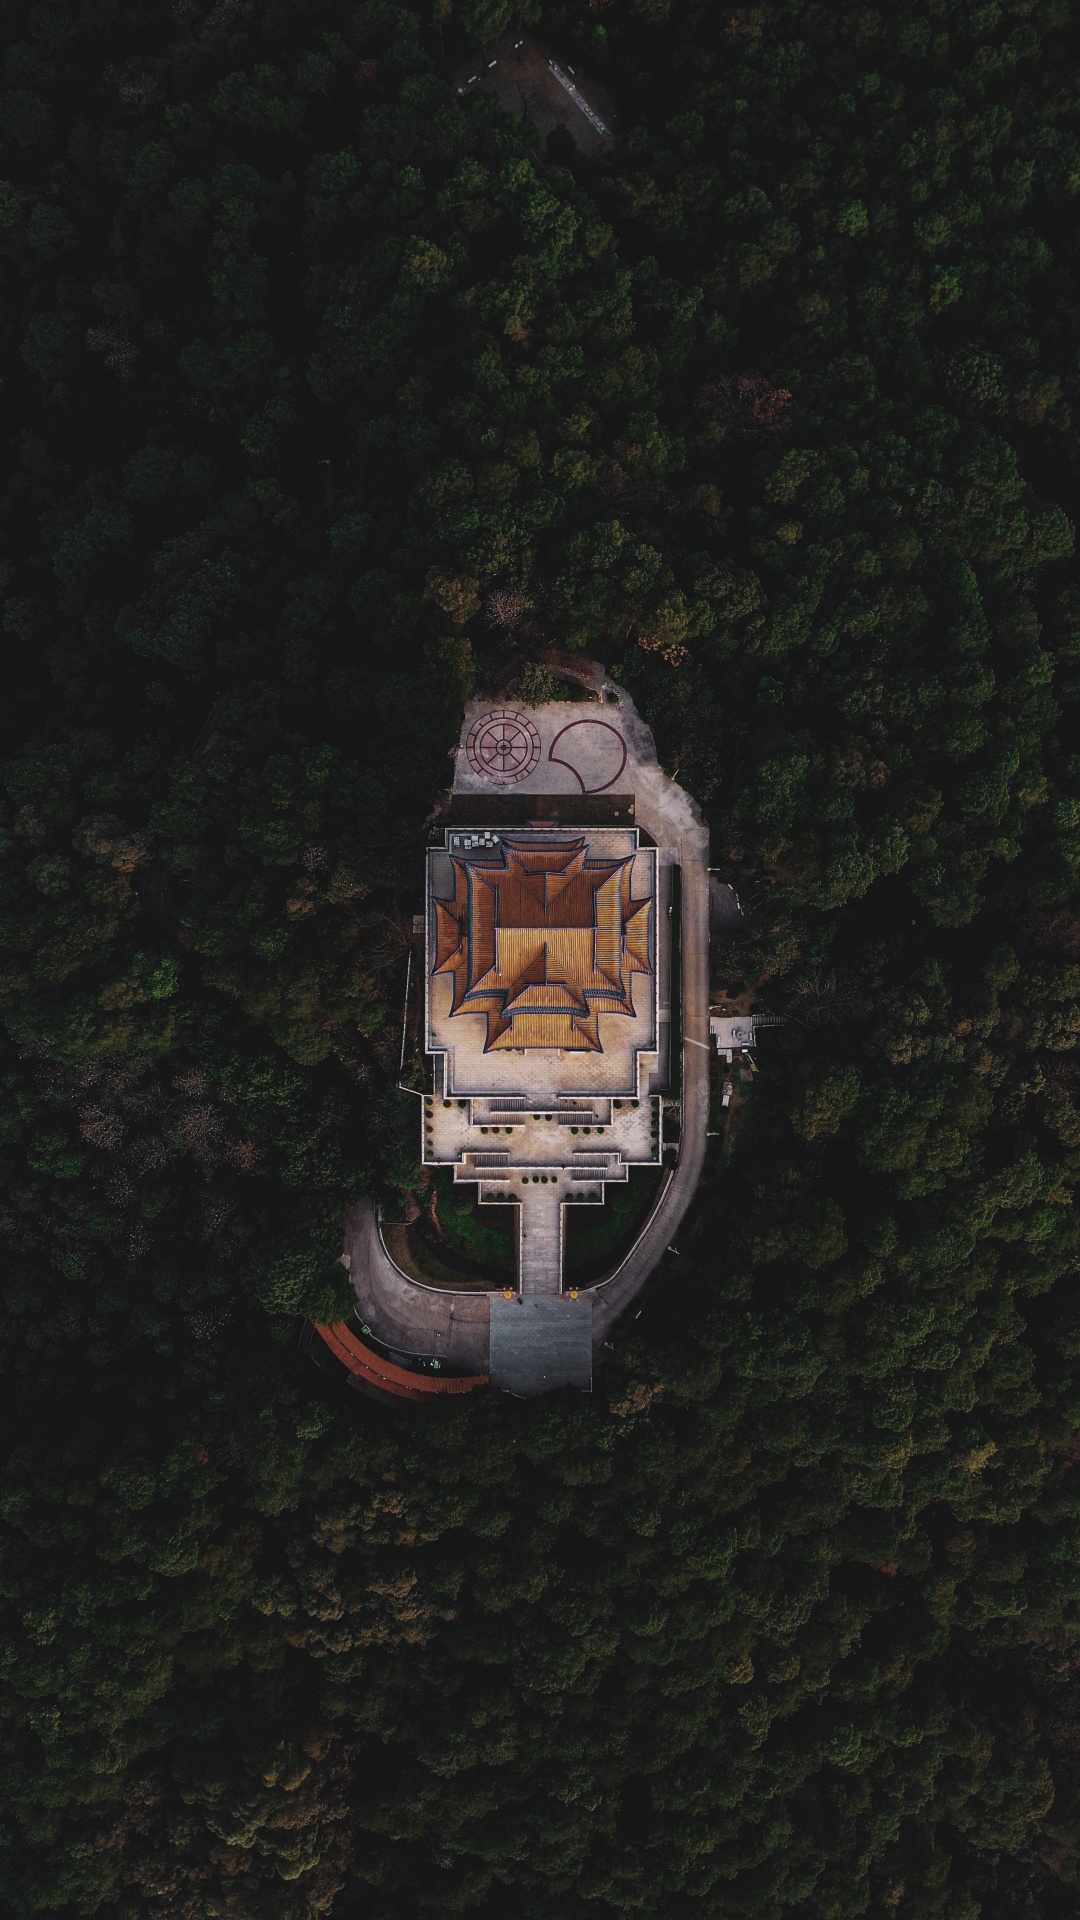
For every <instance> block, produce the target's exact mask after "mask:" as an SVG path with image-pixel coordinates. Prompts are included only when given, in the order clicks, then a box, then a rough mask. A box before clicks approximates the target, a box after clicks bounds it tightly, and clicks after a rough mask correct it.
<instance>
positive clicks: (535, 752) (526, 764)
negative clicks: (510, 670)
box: [465, 707, 540, 786]
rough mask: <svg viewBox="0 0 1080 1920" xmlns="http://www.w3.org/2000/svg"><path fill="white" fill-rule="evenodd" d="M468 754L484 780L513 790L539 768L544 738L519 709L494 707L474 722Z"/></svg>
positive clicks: (472, 765)
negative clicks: (514, 785)
mask: <svg viewBox="0 0 1080 1920" xmlns="http://www.w3.org/2000/svg"><path fill="white" fill-rule="evenodd" d="M465 751H466V753H467V754H468V756H469V765H470V766H471V768H472V770H473V772H474V773H477V774H479V776H480V778H481V780H491V781H494V782H495V783H496V784H497V785H499V786H510V785H512V783H513V782H514V781H515V780H527V779H528V777H529V775H530V773H532V771H533V769H534V767H536V765H537V764H538V762H539V759H540V735H539V734H538V733H537V731H536V728H535V727H534V726H533V724H532V721H531V720H528V719H526V717H525V715H524V714H523V713H518V712H517V710H516V709H515V708H513V707H493V708H492V709H491V711H490V712H489V713H483V714H481V716H480V718H479V720H476V721H474V722H473V725H472V727H471V728H470V729H469V737H468V739H467V740H466V742H465Z"/></svg>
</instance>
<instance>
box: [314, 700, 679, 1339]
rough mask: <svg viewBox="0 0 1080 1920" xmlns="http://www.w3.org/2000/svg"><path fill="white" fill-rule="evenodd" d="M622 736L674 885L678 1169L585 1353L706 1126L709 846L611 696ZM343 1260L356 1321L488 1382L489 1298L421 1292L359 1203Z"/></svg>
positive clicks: (602, 1332)
mask: <svg viewBox="0 0 1080 1920" xmlns="http://www.w3.org/2000/svg"><path fill="white" fill-rule="evenodd" d="M619 718H620V722H621V730H622V732H623V736H624V738H625V740H626V743H627V747H628V750H629V762H628V771H629V772H631V773H632V774H633V776H634V782H633V783H634V792H635V798H636V817H637V823H638V825H639V826H640V827H643V828H644V830H645V831H646V833H648V834H650V835H651V837H652V838H653V839H654V840H655V841H656V844H657V846H658V847H659V848H660V851H661V864H662V866H663V867H665V868H666V870H667V885H668V886H669V887H670V884H671V868H672V866H674V865H677V866H678V867H679V868H680V870H681V875H682V915H681V922H682V926H681V931H682V940H681V951H682V982H681V989H682V990H681V1009H682V1131H681V1135H680V1149H679V1159H678V1163H677V1165H676V1167H675V1169H674V1171H673V1172H672V1175H671V1178H670V1180H669V1181H668V1183H667V1186H666V1187H665V1188H664V1191H663V1193H662V1195H661V1197H660V1201H659V1204H658V1205H657V1207H656V1210H655V1212H654V1213H653V1214H651V1215H650V1217H649V1219H648V1221H647V1222H646V1224H645V1227H644V1228H643V1230H642V1233H641V1235H640V1237H639V1239H638V1240H637V1242H636V1243H635V1245H634V1246H633V1247H632V1248H631V1250H630V1252H629V1253H628V1254H627V1256H626V1258H625V1260H624V1261H623V1262H622V1265H621V1266H620V1267H618V1268H617V1269H616V1271H615V1272H614V1273H613V1274H612V1275H611V1277H610V1279H608V1280H605V1281H603V1282H601V1284H600V1285H599V1286H596V1287H590V1288H589V1289H588V1294H589V1297H590V1298H591V1300H592V1307H593V1343H594V1345H599V1344H600V1343H601V1342H602V1341H603V1340H604V1339H606V1337H607V1335H608V1333H609V1332H610V1330H611V1328H612V1327H613V1326H614V1324H615V1322H616V1320H617V1319H618V1318H619V1316H620V1315H621V1314H622V1313H624V1312H625V1311H626V1308H627V1307H628V1306H629V1305H630V1302H631V1301H632V1300H633V1299H634V1297H635V1295H636V1294H637V1293H639V1292H640V1290H641V1288H642V1287H643V1286H644V1284H645V1282H646V1280H647V1279H648V1277H649V1275H650V1274H651V1273H652V1271H653V1269H654V1268H655V1267H656V1266H657V1265H658V1263H659V1261H660V1260H661V1259H662V1257H663V1255H664V1253H665V1251H666V1250H667V1248H668V1247H669V1246H670V1245H671V1242H672V1240H673V1238H674V1236H675V1234H676V1233H677V1232H678V1230H679V1227H680V1226H681V1224H682V1221H683V1219H684V1217H685V1215H686V1211H687V1209H688V1207H689V1205H690V1202H691V1200H692V1199H693V1197H694V1193H695V1191H696V1188H697V1185H698V1181H699V1180H700V1179H701V1173H702V1168H703V1166H704V1163H705V1146H706V1133H707V1129H708V1125H709V1054H710V1051H711V1042H710V1039H709V873H708V861H709V836H708V829H707V828H706V827H705V825H704V823H703V821H702V819H701V815H700V813H699V811H698V808H697V806H696V805H695V803H694V802H693V801H692V800H691V799H690V796H689V795H688V794H686V793H684V792H683V790H682V788H681V787H679V786H677V785H676V784H675V782H674V781H673V780H670V779H669V778H668V776H667V774H665V773H664V772H663V770H662V769H661V768H660V767H659V766H658V765H657V762H656V752H655V747H654V745H653V739H652V735H651V733H650V732H649V729H648V728H647V727H646V726H645V725H644V722H643V721H642V720H641V719H640V718H639V716H638V714H637V711H636V709H635V708H634V705H633V702H632V701H631V700H630V697H629V695H628V694H625V693H623V692H622V690H621V689H620V690H619ZM345 1259H346V1264H347V1265H348V1267H349V1272H350V1276H351V1279H352V1282H353V1287H354V1289H355V1292H356V1298H357V1314H358V1317H359V1319H360V1321H361V1322H362V1323H364V1324H366V1325H367V1326H368V1327H369V1329H370V1331H371V1332H372V1333H373V1334H374V1335H375V1336H376V1338H377V1339H378V1340H380V1341H382V1342H383V1343H384V1344H385V1345H386V1346H388V1347H391V1348H393V1349H394V1350H395V1351H396V1352H399V1353H402V1354H413V1355H422V1356H424V1357H426V1358H438V1359H441V1360H443V1361H444V1362H445V1363H446V1364H447V1365H448V1366H450V1367H453V1368H454V1370H455V1371H457V1370H458V1369H460V1370H461V1371H462V1372H466V1373H477V1372H486V1370H487V1366H488V1297H487V1295H486V1294H484V1293H476V1292H468V1293H466V1292H462V1293H456V1292H453V1291H451V1290H450V1289H448V1288H443V1287H426V1286H424V1285H422V1284H421V1283H420V1282H419V1281H416V1280H410V1279H409V1278H408V1277H407V1276H406V1275H405V1274H403V1273H402V1272H401V1270H400V1269H399V1268H398V1267H396V1266H395V1265H394V1263H393V1261H392V1260H391V1259H390V1256H389V1254H388V1253H387V1251H386V1248H385V1247H384V1245H383V1242H382V1238H381V1235H380V1233H379V1229H378V1223H377V1221H376V1218H375V1214H374V1210H373V1208H372V1207H371V1205H370V1203H369V1202H367V1201H364V1202H361V1203H360V1204H359V1205H358V1206H355V1207H353V1208H351V1209H350V1211H349V1214H348V1216H347V1218H346V1222H345Z"/></svg>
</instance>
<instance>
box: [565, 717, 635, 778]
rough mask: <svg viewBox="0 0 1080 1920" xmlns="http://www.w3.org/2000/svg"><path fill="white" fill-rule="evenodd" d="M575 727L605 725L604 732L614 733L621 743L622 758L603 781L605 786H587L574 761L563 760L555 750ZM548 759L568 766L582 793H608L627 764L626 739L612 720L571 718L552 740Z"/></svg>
mask: <svg viewBox="0 0 1080 1920" xmlns="http://www.w3.org/2000/svg"><path fill="white" fill-rule="evenodd" d="M575 727H603V729H604V732H605V733H610V734H613V735H614V737H615V739H616V740H617V741H618V743H619V749H620V752H621V753H622V759H621V760H620V761H619V764H618V766H617V767H616V769H615V772H614V773H613V774H612V776H611V779H610V780H605V781H604V783H603V786H600V787H587V786H586V785H585V782H584V780H583V779H582V777H581V775H580V773H579V772H578V770H577V768H576V767H575V765H574V763H573V761H572V760H563V759H562V758H561V757H560V755H559V754H557V753H556V751H555V749H556V747H557V746H558V744H559V741H560V740H562V739H563V738H564V737H565V735H566V734H568V733H572V732H573V730H574V728H575ZM548 759H549V760H552V761H554V763H555V765H556V766H558V767H567V768H568V769H569V771H570V772H571V773H572V774H573V776H574V779H575V780H576V781H577V783H578V786H579V787H580V788H581V791H582V793H606V792H607V790H608V788H609V787H613V786H614V785H615V782H616V780H618V778H619V777H620V775H621V773H622V770H623V768H624V767H625V765H626V741H625V740H624V739H623V737H622V734H621V733H620V732H619V729H618V727H613V726H612V725H611V724H610V722H609V721H607V720H570V721H568V722H567V724H566V726H565V727H563V728H562V729H561V730H560V731H559V732H558V733H557V734H556V735H555V738H554V740H553V741H552V743H551V745H550V747H549V748H548Z"/></svg>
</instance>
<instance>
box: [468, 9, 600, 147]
mask: <svg viewBox="0 0 1080 1920" xmlns="http://www.w3.org/2000/svg"><path fill="white" fill-rule="evenodd" d="M450 81H451V85H452V86H453V88H454V90H455V92H457V93H458V94H460V95H461V96H464V95H465V94H468V93H474V92H477V91H482V92H484V93H494V94H496V95H497V96H498V99H499V103H500V105H501V106H502V107H503V108H504V109H505V111H506V112H507V113H511V114H513V115H514V117H515V119H524V120H527V121H528V122H529V124H530V126H532V127H534V128H535V130H536V141H535V144H536V145H537V146H542V145H543V143H544V141H545V140H546V139H547V136H548V134H549V133H551V132H552V130H553V129H554V128H555V127H565V128H566V131H567V132H568V133H569V134H570V136H571V139H572V140H573V142H574V145H575V146H576V147H577V148H578V149H579V150H580V151H581V152H582V153H585V154H588V155H589V157H590V159H594V160H595V159H600V158H602V157H603V155H604V154H605V153H607V152H609V151H610V149H611V144H612V141H613V140H614V138H615V135H616V133H617V131H618V126H617V116H616V112H615V105H614V102H613V101H612V99H611V96H610V95H609V94H608V92H607V91H606V89H605V88H604V87H601V86H600V85H599V84H598V83H597V82H596V81H595V80H593V79H592V78H591V77H589V76H588V75H587V74H584V73H582V71H581V69H580V67H578V68H576V69H575V68H573V67H571V66H570V65H569V63H568V62H567V61H566V60H560V59H559V57H558V56H557V55H556V54H555V53H553V52H552V50H551V49H550V48H549V47H547V46H545V45H544V44H543V43H542V42H541V41H539V40H534V39H533V36H532V35H531V34H528V33H527V34H519V33H514V32H512V31H511V32H508V33H504V34H503V36H502V39H501V40H498V41H496V43H495V44H494V46H489V47H485V48H483V49H482V50H481V51H480V52H478V53H475V54H470V55H469V57H468V59H466V60H462V61H460V62H459V63H458V65H457V66H456V67H455V68H454V71H453V73H452V74H451V76H450Z"/></svg>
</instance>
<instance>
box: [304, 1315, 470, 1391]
mask: <svg viewBox="0 0 1080 1920" xmlns="http://www.w3.org/2000/svg"><path fill="white" fill-rule="evenodd" d="M315 1331H316V1333H317V1334H318V1336H319V1338H320V1340H325V1342H326V1344H327V1346H328V1347H329V1349H330V1351H331V1353H332V1354H334V1355H336V1357H337V1359H339V1360H340V1361H341V1362H342V1363H343V1365H344V1366H346V1367H348V1369H349V1372H350V1373H353V1374H355V1375H356V1377H357V1379H358V1380H364V1381H366V1382H367V1384H368V1385H369V1386H372V1387H378V1388H380V1389H381V1391H382V1392H383V1393H393V1394H396V1395H397V1397H398V1398H399V1399H400V1400H430V1399H431V1396H432V1394H436V1393H471V1392H472V1391H473V1388H474V1387H486V1386H487V1381H488V1377H487V1374H486V1373H474V1374H469V1375H466V1376H465V1377H464V1378H461V1377H459V1378H457V1379H455V1378H454V1377H453V1375H451V1374H445V1375H444V1374H436V1373H410V1372H409V1370H408V1368H407V1367H398V1366H395V1365H394V1362H393V1361H392V1360H384V1359H383V1358H382V1355H381V1354H378V1353H373V1352H372V1350H371V1348H370V1347H365V1345H364V1343H363V1341H362V1340H358V1339H357V1337H356V1335H355V1333H352V1332H350V1330H349V1328H348V1327H347V1326H346V1325H345V1322H344V1321H343V1320H339V1321H338V1323H337V1325H336V1326H333V1327H316V1328H315Z"/></svg>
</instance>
